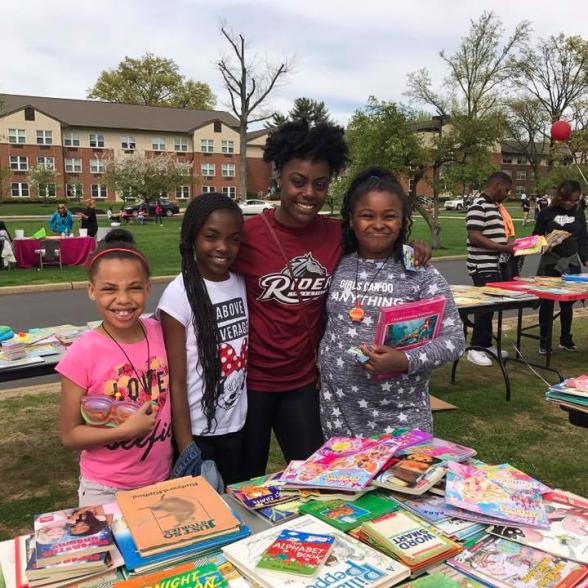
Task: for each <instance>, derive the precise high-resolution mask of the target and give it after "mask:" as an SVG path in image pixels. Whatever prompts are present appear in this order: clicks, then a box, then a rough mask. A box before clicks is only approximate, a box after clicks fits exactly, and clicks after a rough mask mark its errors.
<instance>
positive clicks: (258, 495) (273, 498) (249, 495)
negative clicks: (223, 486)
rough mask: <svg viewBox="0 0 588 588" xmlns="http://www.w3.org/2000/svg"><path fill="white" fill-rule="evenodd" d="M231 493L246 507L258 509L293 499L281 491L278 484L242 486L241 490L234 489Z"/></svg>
mask: <svg viewBox="0 0 588 588" xmlns="http://www.w3.org/2000/svg"><path fill="white" fill-rule="evenodd" d="M231 495H232V496H233V497H234V498H235V499H236V500H238V501H239V502H240V503H241V504H242V505H243V506H244V507H245V508H248V509H252V510H256V509H258V508H262V507H264V506H273V505H276V504H280V503H281V502H285V501H287V500H292V497H291V496H286V495H284V494H282V493H281V491H280V488H278V487H277V486H254V485H253V484H251V485H246V486H241V488H240V489H239V490H233V491H232V492H231Z"/></svg>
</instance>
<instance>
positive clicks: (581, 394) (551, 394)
mask: <svg viewBox="0 0 588 588" xmlns="http://www.w3.org/2000/svg"><path fill="white" fill-rule="evenodd" d="M545 398H546V399H547V400H550V401H551V402H556V403H557V404H560V405H561V406H565V407H567V408H572V409H576V410H578V409H579V410H584V411H588V376H586V375H581V376H578V377H577V378H568V379H567V380H564V381H563V382H561V383H559V384H554V385H553V386H551V387H550V388H549V390H547V392H546V393H545Z"/></svg>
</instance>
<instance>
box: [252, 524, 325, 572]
mask: <svg viewBox="0 0 588 588" xmlns="http://www.w3.org/2000/svg"><path fill="white" fill-rule="evenodd" d="M334 543H335V537H334V536H333V535H323V534H320V533H305V532H304V531H298V530H295V529H284V530H283V531H281V532H280V534H279V535H278V537H277V538H276V540H275V541H274V542H273V543H272V544H271V545H269V546H268V547H267V549H266V550H265V551H264V552H263V553H262V554H261V558H260V560H259V561H258V562H257V567H258V568H262V569H265V570H271V571H274V572H282V573H288V574H299V575H302V576H314V575H315V574H316V573H317V571H318V570H319V568H320V567H321V566H322V564H323V563H324V562H325V561H326V559H327V557H328V556H329V553H330V551H331V549H332V548H333V544H334Z"/></svg>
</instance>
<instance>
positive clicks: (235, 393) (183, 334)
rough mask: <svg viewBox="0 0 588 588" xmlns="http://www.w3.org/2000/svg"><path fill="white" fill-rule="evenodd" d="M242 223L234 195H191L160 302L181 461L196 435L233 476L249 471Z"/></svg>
mask: <svg viewBox="0 0 588 588" xmlns="http://www.w3.org/2000/svg"><path fill="white" fill-rule="evenodd" d="M242 230H243V216H242V213H241V209H240V208H239V206H238V205H237V204H236V203H235V202H234V201H233V200H231V199H230V198H228V197H227V196H224V195H222V194H217V193H208V194H202V195H200V196H198V197H197V198H195V199H194V200H192V202H191V203H190V205H189V206H188V208H187V209H186V214H185V215H184V220H183V223H182V233H181V243H180V252H181V256H182V273H181V274H179V275H178V276H177V277H176V278H175V279H174V280H173V282H171V283H170V284H169V286H168V287H167V288H166V289H165V291H164V293H163V295H162V297H161V300H160V301H159V305H158V309H157V312H158V315H159V317H160V320H161V322H162V325H163V334H164V337H165V345H166V349H167V353H168V358H169V359H168V361H169V372H170V389H171V399H172V423H173V432H174V438H175V442H176V445H177V449H178V451H179V452H180V458H179V460H178V462H179V463H182V464H185V463H186V462H189V461H190V459H189V458H187V456H190V455H193V453H194V451H195V448H194V446H193V444H194V443H195V444H196V445H197V446H198V448H199V449H200V451H201V452H202V458H203V459H212V460H214V461H215V462H216V465H217V467H218V469H219V471H220V473H221V475H222V477H223V479H224V482H225V483H226V484H231V483H233V482H239V481H241V479H242V473H241V472H242V461H243V459H242V435H241V430H242V428H243V425H244V424H245V416H246V413H247V387H246V378H247V337H248V327H249V324H248V323H249V320H248V312H247V298H246V294H245V283H244V281H243V278H242V277H241V276H240V275H238V274H234V273H232V272H231V271H230V270H229V268H230V267H231V264H232V263H233V261H234V260H235V258H236V257H237V254H238V253H239V244H240V241H241V233H242ZM196 453H197V452H196ZM179 469H181V468H179ZM175 473H176V474H177V475H182V474H186V473H193V472H190V471H176V472H175Z"/></svg>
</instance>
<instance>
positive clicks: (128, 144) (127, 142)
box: [120, 135, 137, 151]
mask: <svg viewBox="0 0 588 588" xmlns="http://www.w3.org/2000/svg"><path fill="white" fill-rule="evenodd" d="M120 146H121V148H122V149H124V150H125V151H134V150H135V149H136V147H137V144H136V143H135V137H131V136H130V135H126V136H124V137H121V138H120Z"/></svg>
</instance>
